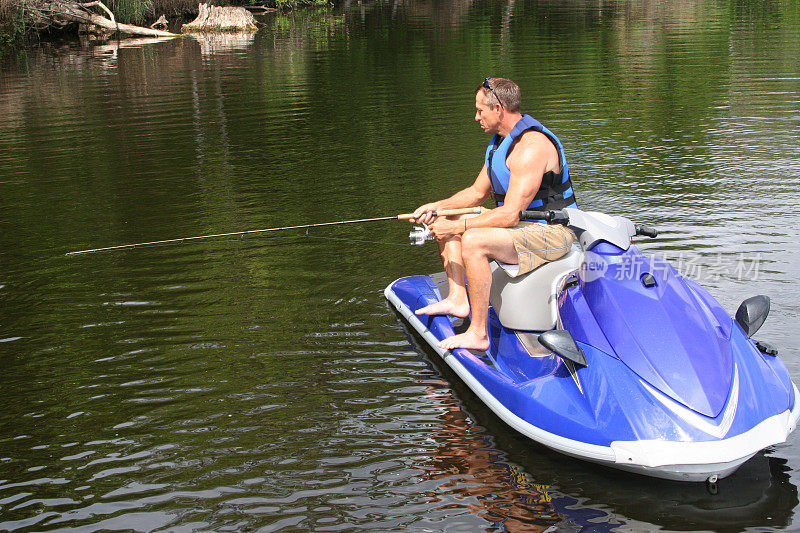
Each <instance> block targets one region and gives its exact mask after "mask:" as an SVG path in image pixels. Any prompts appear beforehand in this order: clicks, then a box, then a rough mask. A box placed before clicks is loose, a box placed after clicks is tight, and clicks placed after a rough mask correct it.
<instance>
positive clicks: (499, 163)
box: [486, 115, 578, 211]
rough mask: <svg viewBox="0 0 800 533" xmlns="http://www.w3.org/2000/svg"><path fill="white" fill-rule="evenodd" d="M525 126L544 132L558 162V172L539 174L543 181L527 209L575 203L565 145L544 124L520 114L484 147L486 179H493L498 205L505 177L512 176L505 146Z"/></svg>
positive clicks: (502, 197) (505, 188)
mask: <svg viewBox="0 0 800 533" xmlns="http://www.w3.org/2000/svg"><path fill="white" fill-rule="evenodd" d="M528 130H534V131H538V132H539V133H543V134H544V135H546V136H547V138H548V139H550V141H551V142H552V143H553V144H554V145H555V147H556V149H557V150H558V164H559V166H560V167H561V172H559V173H555V172H553V171H552V170H551V171H548V172H545V174H544V176H542V184H541V185H540V186H539V191H538V192H537V193H536V196H535V197H534V198H533V201H531V203H530V205H528V207H527V208H526V209H535V210H539V211H543V210H550V209H563V208H565V207H578V205H577V204H576V203H575V193H574V192H573V190H572V182H571V181H570V179H569V167H568V166H567V157H566V156H565V155H564V147H563V146H562V145H561V141H559V140H558V137H556V136H555V134H554V133H553V132H552V131H550V130H548V129H547V128H545V127H544V126H543V125H542V123H541V122H539V121H538V120H536V119H534V118H532V117H531V116H530V115H522V118H521V119H519V121H518V122H517V123H516V124H515V125H514V128H513V129H512V130H511V133H509V134H508V135H507V136H506V137H505V138H502V137H500V135H495V136H494V137H492V142H491V143H489V147H488V148H487V149H486V169H487V171H488V172H489V180H490V181H491V183H492V195H493V196H494V200H495V202H496V203H497V205H498V206H501V205H503V200H504V199H505V196H506V192H507V191H508V181H509V180H510V179H511V171H510V170H508V165H506V158H507V157H508V150H509V149H510V148H511V145H512V144H514V141H515V140H517V138H518V137H519V136H520V135H522V134H523V133H524V132H526V131H528Z"/></svg>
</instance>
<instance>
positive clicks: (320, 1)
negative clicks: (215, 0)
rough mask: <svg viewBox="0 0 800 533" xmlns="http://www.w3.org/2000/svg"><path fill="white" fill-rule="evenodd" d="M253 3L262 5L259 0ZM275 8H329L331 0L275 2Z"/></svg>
mask: <svg viewBox="0 0 800 533" xmlns="http://www.w3.org/2000/svg"><path fill="white" fill-rule="evenodd" d="M250 1H251V2H253V3H261V2H258V0H250ZM274 2H275V7H277V8H278V9H280V10H288V9H295V8H300V7H305V6H327V5H329V4H330V3H331V2H329V0H274Z"/></svg>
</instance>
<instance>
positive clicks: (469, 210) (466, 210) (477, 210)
mask: <svg viewBox="0 0 800 533" xmlns="http://www.w3.org/2000/svg"><path fill="white" fill-rule="evenodd" d="M482 212H483V208H482V207H462V208H459V209H442V210H441V211H435V212H434V213H433V214H434V216H437V217H447V216H451V215H469V214H476V215H480V214H481V213H482ZM412 218H414V213H403V214H402V215H397V220H410V219H412Z"/></svg>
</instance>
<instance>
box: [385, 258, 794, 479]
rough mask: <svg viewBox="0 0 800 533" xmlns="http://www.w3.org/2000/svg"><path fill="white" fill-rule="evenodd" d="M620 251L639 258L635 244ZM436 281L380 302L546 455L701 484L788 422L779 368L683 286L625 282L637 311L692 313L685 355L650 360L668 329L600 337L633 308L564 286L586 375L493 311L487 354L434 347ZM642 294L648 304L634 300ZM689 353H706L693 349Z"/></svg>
mask: <svg viewBox="0 0 800 533" xmlns="http://www.w3.org/2000/svg"><path fill="white" fill-rule="evenodd" d="M618 251H619V252H621V250H618ZM626 254H629V255H638V256H640V257H643V256H642V255H641V253H640V252H638V250H636V249H635V247H631V250H630V251H628V252H626ZM623 259H624V258H623ZM615 261H616V263H620V262H621V260H619V259H617V260H615ZM672 272H673V273H674V271H672ZM595 281H597V280H595ZM601 281H602V280H601ZM636 283H637V284H639V285H640V282H639V281H638V280H636ZM440 284H441V275H435V276H434V277H431V276H411V277H405V278H401V279H399V280H397V281H395V282H393V283H391V284H390V285H389V286H388V287H387V288H386V290H385V292H384V294H385V296H386V298H387V300H388V301H389V302H390V304H391V305H392V306H393V307H394V308H395V309H396V310H397V312H398V313H399V314H400V315H401V316H402V317H403V318H404V319H405V320H406V321H407V322H408V323H409V324H410V325H411V327H412V328H413V329H414V330H415V331H416V332H417V333H418V334H419V335H420V336H421V337H422V338H423V339H424V340H425V342H426V343H427V344H429V345H430V347H431V348H432V349H433V350H434V351H435V352H436V353H438V354H439V355H440V356H441V357H442V359H443V360H444V361H445V362H446V363H447V364H448V365H449V366H450V367H451V368H452V369H453V370H454V371H455V372H456V374H458V376H459V377H460V378H461V379H462V380H463V381H464V383H465V384H466V385H467V386H468V387H469V388H470V389H471V390H472V391H473V392H474V393H475V394H476V395H477V396H478V397H479V398H480V399H481V401H483V403H484V404H486V406H487V407H488V408H489V409H491V410H492V411H493V412H494V413H495V414H496V415H497V416H498V417H499V418H500V419H502V420H503V421H504V422H505V423H506V424H508V425H509V426H510V427H512V428H513V429H515V430H516V431H518V432H519V433H521V434H523V435H525V436H527V437H529V438H530V439H532V440H534V441H536V442H538V443H540V444H542V445H544V446H547V447H549V448H551V449H553V450H556V451H559V452H561V453H564V454H567V455H569V456H573V457H577V458H580V459H584V460H587V461H592V462H595V463H599V464H602V465H606V466H611V467H614V468H618V469H622V470H626V471H631V472H636V473H639V474H644V475H649V476H653V477H658V478H664V479H672V480H682V481H706V480H709V479H710V480H714V479H717V478H722V477H725V476H727V475H729V474H730V473H732V472H733V471H734V470H736V468H737V467H739V465H741V464H742V463H744V462H745V461H747V460H748V459H749V458H751V457H752V456H753V455H755V454H756V453H758V452H759V451H760V450H762V449H764V448H766V447H768V446H771V445H774V444H778V443H782V442H784V441H785V440H786V438H787V436H788V434H789V433H791V431H793V430H794V428H795V426H796V424H797V419H798V416H800V402H797V401H796V398H797V397H798V391H797V388H796V387H795V386H794V384H793V383H792V382H791V380H790V379H789V377H788V373H787V371H786V369H785V367H784V365H783V363H782V362H781V361H780V359H778V358H776V357H770V356H766V355H764V354H762V353H761V352H759V351H758V350H757V349H756V348H755V346H754V343H753V341H752V340H750V339H749V338H748V337H747V336H746V335H745V334H744V333H743V332H742V330H741V329H740V328H739V327H738V326H736V325H735V323H733V321H732V320H731V319H730V317H728V316H727V315H724V316H722V315H723V313H721V312H720V310H719V304H717V303H716V302H715V301H714V300H713V299H712V298H711V296H710V295H708V293H707V292H705V290H704V289H702V288H701V287H699V285H697V284H694V283H693V282H691V281H688V280H683V279H679V278H678V277H674V279H672V278H670V279H666V280H665V278H659V284H660V285H659V287H660V288H659V291H660V292H658V296H657V297H655V298H654V297H653V296H652V295H653V293H652V292H651V293H647V292H646V291H644V292H643V291H641V290H639V288H638V286H634V285H631V287H632V288H631V289H630V290H631V291H632V293H631V294H629V295H626V296H624V298H632V299H633V301H634V303H635V304H636V305H637V306H639V308H641V306H644V307H647V306H659V305H662V304H663V302H664V301H666V302H667V303H669V302H670V298H672V299H676V298H685V299H687V301H690V302H694V303H695V304H696V307H697V308H698V309H700V311H698V312H697V313H695V315H696V316H694V315H692V313H691V312H688V311H687V312H686V313H687V318H686V321H689V323H685V324H677V325H676V326H675V328H674V330H675V331H677V332H680V331H682V330H683V329H686V330H688V331H689V332H690V333H689V335H690V337H691V335H695V336H696V337H697V340H696V341H692V339H691V338H690V339H689V341H686V339H681V341H680V342H682V343H683V344H684V345H686V346H684V347H683V348H682V350H683V351H682V352H681V350H675V349H673V348H670V347H663V346H662V347H661V348H662V352H663V353H655V356H654V354H652V353H651V354H650V359H648V358H647V354H644V355H643V354H642V353H641V351H642V350H643V349H642V345H643V344H646V342H647V341H648V335H649V336H653V335H662V336H664V335H666V338H669V334H670V333H669V332H670V331H672V330H671V329H670V328H669V326H663V325H662V326H658V325H657V326H655V327H654V328H650V329H648V327H650V326H647V325H646V324H645V325H642V324H636V323H635V319H636V317H632V318H631V319H630V320H629V322H630V323H629V324H628V325H629V326H630V325H631V324H633V326H632V327H636V328H639V330H638V331H636V332H634V334H633V337H634V338H633V340H631V339H630V338H626V339H624V340H619V339H618V337H620V338H621V335H622V333H623V332H624V324H622V325H620V324H617V323H615V324H614V325H613V327H610V326H608V325H605V328H604V327H603V325H602V324H598V321H599V320H603V317H604V316H608V315H609V313H611V312H612V311H614V309H615V305H617V306H623V307H624V305H627V304H630V303H631V302H627V301H626V302H619V301H615V300H614V298H611V297H610V296H609V295H608V294H604V293H603V290H604V288H603V286H602V283H601V284H599V285H598V284H595V285H593V284H592V282H584V281H581V283H580V284H577V283H576V284H572V285H571V286H570V287H568V288H562V291H561V293H560V294H559V295H558V313H559V320H558V325H559V326H561V327H563V328H566V329H568V330H570V331H571V333H572V334H573V337H574V338H575V340H576V342H577V345H578V346H579V347H580V348H581V349H582V350H583V352H584V354H585V355H586V359H587V361H588V364H587V366H585V367H584V366H579V365H575V364H574V363H572V362H571V361H567V360H564V359H562V358H561V357H559V356H557V355H555V354H553V353H551V352H550V351H548V350H547V349H545V348H544V347H542V346H541V345H540V344H538V342H537V340H536V338H537V336H538V333H540V332H537V331H521V330H514V329H510V328H507V327H505V326H503V325H502V324H501V323H500V320H499V318H498V315H497V313H495V310H494V309H492V308H490V310H489V326H488V328H489V336H490V339H491V346H490V348H489V349H488V350H487V351H486V352H477V351H470V350H464V349H455V350H452V351H449V350H443V349H441V348H438V347H437V343H438V342H439V341H441V340H443V339H444V338H446V337H449V336H452V335H453V334H454V333H455V332H456V329H457V328H458V323H459V319H454V318H453V317H448V316H425V315H416V314H415V311H416V310H417V309H420V308H422V307H424V306H426V305H428V304H430V303H432V302H435V301H438V300H440V299H441V298H442V294H441V291H440V287H445V286H446V284H441V285H440ZM670 284H673V285H670ZM670 291H672V292H670ZM623 293H624V291H623ZM642 294H644V295H646V296H647V297H648V298H650V303H648V302H642V301H638V300H636V298H640V297H642ZM676 295H677V296H676ZM598 302H600V303H598ZM592 305H594V307H592ZM616 312H620V310H619V309H617V310H616ZM631 321H632V322H631ZM686 321H684V322H686ZM698 324H699V325H698ZM706 326H707V327H706ZM704 327H705V328H706V329H705V330H704V329H703V328H704ZM642 328H643V330H642ZM692 328H694V329H692ZM698 328H699V329H698ZM651 330H652V331H651ZM666 330H668V331H666ZM695 330H696V331H695ZM664 331H666V333H664ZM692 331H694V333H691V332H692ZM704 331H711V332H713V335H711V337H713V338H712V339H711V340H709V339H708V338H705V337H709V335H708V334H705V335H704V334H703V332H704ZM675 334H678V333H675ZM609 338H610V339H611V340H610V341H609ZM611 342H618V343H619V344H620V345H615V347H612V346H611V345H610V343H611ZM693 343H694V344H693ZM709 343H711V344H709ZM693 345H694V347H695V348H698V347H699V348H700V349H702V351H703V353H704V354H705V355H698V352H697V350H694V352H693ZM637 350H638V351H637ZM673 352H674V353H675V354H678V353H683V354H684V355H683V356H679V355H674V356H673V355H671V354H672V353H673ZM686 354H688V355H686ZM709 354H710V355H709ZM681 357H683V359H682V358H681ZM670 358H672V359H674V360H670ZM664 359H667V360H666V361H665V360H664ZM720 361H722V362H720ZM687 365H688V366H694V367H696V368H691V371H687V372H686V374H687V375H689V378H690V379H689V378H685V377H682V376H681V375H680V374H681V372H683V370H682V367H686V366H687ZM711 374H714V375H711ZM698 388H699V389H701V390H699V391H698V390H697V389H698ZM706 389H707V390H706Z"/></svg>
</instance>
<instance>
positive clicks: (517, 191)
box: [432, 133, 558, 238]
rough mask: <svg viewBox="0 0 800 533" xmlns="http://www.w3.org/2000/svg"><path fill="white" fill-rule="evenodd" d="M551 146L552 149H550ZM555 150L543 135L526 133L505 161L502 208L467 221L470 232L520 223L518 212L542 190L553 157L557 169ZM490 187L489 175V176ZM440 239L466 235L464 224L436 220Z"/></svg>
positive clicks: (508, 226) (507, 226) (433, 228)
mask: <svg viewBox="0 0 800 533" xmlns="http://www.w3.org/2000/svg"><path fill="white" fill-rule="evenodd" d="M548 144H549V146H548ZM550 148H552V149H553V150H555V147H554V146H553V145H552V143H550V141H549V140H547V138H546V137H544V136H543V135H542V136H541V137H537V136H535V134H534V135H531V134H530V133H526V134H525V135H524V136H523V138H521V139H520V140H519V141H518V142H517V145H516V146H515V147H514V149H513V151H512V153H511V155H509V157H508V159H507V160H506V164H507V165H508V169H509V170H510V171H511V179H510V180H509V184H508V190H507V191H506V197H505V200H504V201H503V205H502V206H500V207H498V208H496V209H492V210H490V211H486V212H485V213H483V214H481V215H478V216H477V217H473V218H470V219H469V220H468V221H467V227H469V228H511V227H514V226H516V225H517V224H518V223H519V212H520V211H521V210H523V209H525V208H526V207H528V205H530V203H531V202H532V201H533V198H534V197H535V196H536V193H537V192H538V191H539V187H540V186H541V185H542V176H544V173H545V172H546V171H547V168H548V166H552V164H553V161H552V158H553V155H555V158H556V159H555V165H556V166H558V152H554V151H553V150H550ZM486 179H487V184H488V175H487V178H486ZM432 231H433V234H434V235H435V236H436V237H437V238H443V237H447V236H450V235H458V234H460V233H464V231H465V224H464V222H463V221H460V220H459V221H449V220H437V222H436V224H435V225H434V226H433V227H432Z"/></svg>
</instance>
